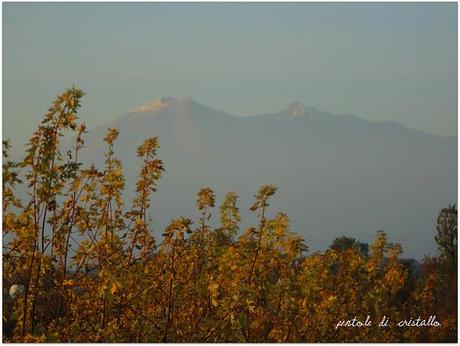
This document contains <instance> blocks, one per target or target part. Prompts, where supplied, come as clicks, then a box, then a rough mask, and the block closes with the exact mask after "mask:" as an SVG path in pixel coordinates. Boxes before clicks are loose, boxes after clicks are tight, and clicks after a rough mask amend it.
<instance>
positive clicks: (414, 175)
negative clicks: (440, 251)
mask: <svg viewBox="0 0 460 346" xmlns="http://www.w3.org/2000/svg"><path fill="white" fill-rule="evenodd" d="M109 127H113V128H117V129H118V130H119V131H120V135H119V139H118V141H117V142H116V145H115V152H116V154H117V156H118V157H119V158H120V159H121V162H122V164H123V167H124V173H125V176H126V178H127V186H126V196H127V197H128V198H132V196H133V191H134V184H135V181H136V178H137V175H138V170H139V167H140V161H139V160H138V159H137V158H136V155H135V153H136V147H137V146H138V145H139V144H140V143H141V142H142V141H143V140H144V139H145V138H147V137H151V136H158V138H159V141H160V146H161V148H160V150H159V152H158V154H159V157H160V158H161V159H162V160H163V161H164V163H165V169H166V172H165V174H164V176H163V177H162V179H161V180H160V182H159V185H158V191H157V193H156V194H155V196H154V197H153V201H152V207H151V211H150V215H151V217H152V219H153V228H154V229H155V231H156V233H157V234H160V233H161V229H162V228H163V227H164V226H165V225H166V224H167V223H168V222H169V220H170V219H171V218H174V217H177V216H179V215H183V216H187V217H196V216H197V214H198V213H197V211H196V207H195V201H196V193H197V192H198V191H199V189H200V188H201V187H204V186H209V187H211V188H213V189H214V190H215V192H216V196H217V205H219V203H220V202H221V201H222V199H223V197H224V194H225V192H227V191H235V192H236V193H237V194H238V195H239V196H240V209H241V212H242V216H243V220H245V222H243V224H242V228H244V227H246V226H248V225H249V224H254V222H255V221H256V215H253V214H252V213H251V212H249V211H248V208H249V207H250V205H251V203H252V202H253V195H254V194H255V193H256V192H257V190H258V188H259V186H260V185H263V184H273V185H275V186H277V187H278V188H279V189H278V192H277V194H276V195H275V196H274V197H273V198H272V201H271V203H270V209H269V214H270V215H274V214H275V212H278V211H282V212H286V213H287V214H288V215H289V217H290V220H291V228H292V229H293V230H294V231H296V232H298V233H300V234H301V235H302V236H303V237H304V238H305V240H306V243H307V245H308V246H309V247H310V249H311V251H315V250H321V249H325V248H326V247H327V246H329V244H330V243H331V242H332V240H333V239H334V238H335V237H337V236H342V235H347V236H351V237H354V238H357V239H359V240H361V241H366V242H371V241H372V240H373V238H374V235H375V232H376V231H377V230H379V229H383V230H385V231H386V232H387V233H388V235H389V238H390V241H392V242H399V243H401V244H402V245H403V248H404V250H405V256H410V257H415V258H421V257H423V255H425V254H428V253H431V254H434V253H435V252H436V246H435V245H436V244H435V242H434V234H435V232H436V230H435V224H436V217H437V213H438V211H439V210H440V209H441V208H443V207H446V206H447V205H448V204H449V203H456V201H457V200H456V198H457V137H443V136H438V135H433V134H428V133H424V132H421V131H417V130H414V129H410V128H408V127H406V126H403V125H401V124H398V123H395V122H389V121H383V122H377V121H367V120H364V119H362V118H359V117H357V116H353V115H346V114H342V115H337V114H332V113H329V112H326V111H320V110H317V109H315V108H312V107H307V106H305V105H303V104H302V103H301V102H292V103H290V104H289V105H288V106H287V107H286V108H284V109H282V110H281V111H278V112H274V113H267V114H262V115H257V116H234V115H230V114H227V113H225V112H221V111H217V110H213V109H211V108H209V107H207V106H205V105H202V104H200V103H198V102H196V101H194V100H192V99H190V98H185V97H164V98H160V99H157V100H154V101H151V102H148V103H146V104H144V105H142V106H140V107H137V108H135V109H133V110H131V111H130V112H128V113H126V114H124V115H122V116H120V117H119V118H117V119H115V120H113V121H112V122H110V123H107V124H105V125H103V126H100V127H97V128H94V129H92V130H89V131H88V134H87V136H86V148H85V150H84V151H83V153H82V160H83V162H85V163H90V162H95V163H97V165H98V166H99V167H101V166H102V164H103V160H104V156H103V155H104V154H103V153H104V151H105V150H106V147H105V143H104V142H103V140H102V139H103V137H104V136H105V134H106V131H107V128H109ZM213 216H214V222H217V220H218V209H217V208H216V209H215V211H214V215H213Z"/></svg>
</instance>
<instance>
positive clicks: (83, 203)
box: [2, 88, 457, 342]
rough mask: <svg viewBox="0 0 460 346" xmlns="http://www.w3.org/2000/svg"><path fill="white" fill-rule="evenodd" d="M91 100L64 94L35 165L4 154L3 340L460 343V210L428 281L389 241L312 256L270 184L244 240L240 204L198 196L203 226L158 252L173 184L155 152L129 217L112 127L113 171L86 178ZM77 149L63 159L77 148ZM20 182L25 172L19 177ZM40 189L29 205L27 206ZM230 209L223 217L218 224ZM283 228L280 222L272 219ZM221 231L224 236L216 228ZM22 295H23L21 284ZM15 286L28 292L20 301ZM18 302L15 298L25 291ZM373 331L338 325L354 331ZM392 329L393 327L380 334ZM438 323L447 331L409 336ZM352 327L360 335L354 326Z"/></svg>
mask: <svg viewBox="0 0 460 346" xmlns="http://www.w3.org/2000/svg"><path fill="white" fill-rule="evenodd" d="M82 96H83V93H82V92H81V91H80V90H78V89H76V88H71V89H69V90H67V91H65V92H64V93H63V94H62V95H60V96H58V97H57V99H56V100H55V101H54V103H53V104H52V106H51V107H50V109H49V111H48V112H47V114H46V115H45V118H44V120H43V121H42V123H41V124H40V125H39V127H38V129H37V131H36V132H35V133H34V134H33V136H32V138H31V139H30V141H29V144H28V147H27V153H26V156H25V158H24V160H23V161H22V162H19V163H15V162H12V161H11V160H9V158H8V148H9V145H8V143H7V142H4V152H3V182H2V187H3V205H2V207H3V236H4V241H3V339H4V341H6V342H23V341H26V342H45V341H48V342H53V341H60V342H95V341H99V342H103V341H104V342H341V341H342V342H343V341H346V342H376V341H379V342H388V341H392V342H397V341H399V342H402V341H406V342H407V341H409V342H410V341H413V342H439V341H444V342H445V341H456V340H457V315H456V314H457V209H456V207H455V206H449V207H448V208H445V209H442V210H441V212H440V214H439V218H438V229H437V236H436V241H437V243H438V244H439V250H440V255H439V256H438V257H431V258H425V259H424V261H423V263H422V264H421V266H420V268H418V269H416V267H415V266H414V265H413V262H414V261H411V260H403V259H401V258H400V255H401V253H402V249H401V246H400V245H398V244H392V243H389V242H388V240H387V237H386V234H385V233H384V232H383V231H378V232H377V234H376V236H375V241H374V242H373V243H372V244H371V245H370V246H369V245H368V244H364V243H361V242H359V241H356V240H354V239H351V238H347V237H342V238H337V239H336V240H335V241H334V242H333V244H332V245H331V247H330V248H329V249H327V250H326V251H324V252H316V253H313V254H309V255H307V250H308V249H307V246H306V245H305V243H304V240H303V239H302V238H301V237H300V236H299V235H298V234H296V233H294V232H292V231H291V230H290V229H289V220H288V217H287V215H285V214H283V213H278V214H273V213H272V212H271V211H269V209H268V208H269V202H270V198H271V197H272V196H273V195H274V194H275V193H276V188H275V187H273V186H270V185H267V186H262V187H261V188H260V190H259V191H258V193H257V194H256V196H255V201H254V204H253V206H252V208H251V210H252V211H253V212H255V213H257V215H258V217H259V222H258V224H257V225H254V227H251V228H248V229H246V230H239V223H240V216H239V210H238V196H237V195H236V194H235V193H232V192H229V193H227V194H226V196H225V197H224V199H223V202H222V203H221V204H220V207H219V208H217V207H216V197H215V195H214V192H213V191H212V189H210V188H203V189H201V190H200V191H199V192H198V197H197V201H196V205H197V208H198V209H199V211H200V213H201V214H200V215H201V217H200V218H199V220H196V221H195V222H193V221H192V220H191V219H189V218H186V217H178V218H177V219H174V220H172V221H171V222H170V224H169V226H168V227H167V228H166V229H165V230H164V233H163V234H162V237H161V239H155V237H154V236H153V234H154V233H153V230H152V229H151V220H149V218H148V210H149V208H150V207H152V208H154V203H152V195H153V193H154V192H155V190H156V187H157V182H158V180H159V179H160V178H161V176H162V174H163V173H164V168H163V163H162V161H161V160H160V159H159V158H158V157H157V150H158V147H159V142H158V139H157V138H156V137H153V138H149V139H147V140H146V141H145V142H144V143H143V144H142V145H141V146H140V147H139V148H138V150H137V155H138V156H139V157H140V158H141V159H142V166H141V167H140V171H139V179H138V181H137V184H136V198H135V199H134V200H133V201H132V202H131V203H130V204H129V205H127V204H125V201H124V200H123V198H122V192H123V190H124V186H125V181H124V177H123V173H122V164H121V162H120V161H119V160H118V159H117V156H116V153H115V152H114V150H113V145H114V142H115V141H116V140H117V136H118V131H117V130H116V129H109V130H108V133H107V136H106V137H105V139H104V140H105V142H106V144H107V152H106V156H105V164H104V168H103V169H102V170H98V169H96V168H95V167H94V166H91V167H82V165H81V164H80V163H79V160H78V159H79V154H80V152H81V150H82V148H83V147H84V134H85V125H84V124H78V123H77V120H78V117H77V113H78V110H79V108H80V99H81V97H82ZM69 133H70V134H73V135H74V145H73V149H72V150H70V151H68V152H67V153H65V154H63V153H62V152H61V151H62V150H63V149H62V147H63V146H62V138H63V136H64V135H65V134H69ZM20 170H21V173H20ZM20 185H25V188H26V189H27V192H28V198H27V200H26V201H20V200H19V199H18V197H17V190H18V186H20ZM217 209H218V210H217ZM269 215H274V216H272V217H270V216H269ZM211 218H219V219H220V225H219V227H217V228H211V226H210V219H211ZM14 285H16V286H14ZM12 286H13V287H12ZM10 288H11V289H10ZM367 316H370V319H371V320H372V324H371V325H370V326H363V327H345V326H343V327H337V324H338V323H339V322H340V321H346V320H352V319H353V318H355V317H356V318H355V322H353V323H356V321H357V320H359V321H362V322H364V321H365V320H366V318H367ZM384 316H386V317H387V318H389V319H390V322H389V324H388V326H386V327H379V326H378V323H379V322H380V321H381V320H382V318H383V317H384ZM430 316H436V321H439V323H440V325H439V326H437V327H435V326H425V327H410V326H405V327H399V326H398V325H397V323H398V322H399V321H401V320H409V319H411V318H412V319H413V320H416V319H417V318H418V317H420V318H421V319H422V320H423V319H426V320H428V318H429V317H430ZM349 323H352V322H349Z"/></svg>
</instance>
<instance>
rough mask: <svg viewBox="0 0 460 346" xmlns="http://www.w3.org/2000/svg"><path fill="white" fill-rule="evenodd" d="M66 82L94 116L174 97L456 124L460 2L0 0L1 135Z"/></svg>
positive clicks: (240, 110)
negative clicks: (0, 56) (0, 34)
mask: <svg viewBox="0 0 460 346" xmlns="http://www.w3.org/2000/svg"><path fill="white" fill-rule="evenodd" d="M72 83H75V84H76V85H77V86H78V87H80V88H82V89H84V91H85V92H86V93H87V96H85V98H84V102H83V106H84V107H83V109H82V113H81V114H82V119H83V120H84V121H86V122H87V124H88V125H89V126H90V127H94V126H96V125H100V124H103V123H105V122H108V121H110V120H112V119H113V118H115V117H117V116H119V115H121V114H123V113H125V112H127V111H128V110H130V109H131V108H133V107H135V106H137V105H140V104H143V103H145V102H147V101H148V100H151V99H155V98H158V97H161V96H174V95H177V96H189V97H192V98H194V99H196V100H197V101H199V102H201V103H204V104H206V105H208V106H211V107H213V108H216V109H219V110H223V111H227V112H229V113H232V114H238V115H242V114H258V113H264V112H270V111H276V110H278V109H281V108H283V107H284V106H285V105H286V104H287V103H289V102H290V101H292V100H299V101H302V102H303V103H305V104H306V105H309V106H313V107H316V108H319V109H324V110H328V111H331V112H336V113H352V114H356V115H358V116H360V117H363V118H365V119H370V120H394V121H398V122H400V123H403V124H405V125H407V126H409V127H413V128H416V129H420V130H423V131H427V132H431V133H437V134H443V135H456V134H457V100H456V99H457V4H456V3H405V4H398V3H383V4H382V3H380V4H378V3H373V4H372V3H370V4H369V3H367V4H366V3H354V4H352V3H349V4H346V3H296V4H293V3H291V4H287V3H279V4H274V3H271V4H262V3H252V4H249V3H233V4H230V3H217V4H206V3H201V4H184V3H169V4H168V3H166V4H165V3H162V4H159V3H137V4H127V3H125V4H122V3H94V4H90V3H63V4H58V3H46V4H40V3H5V2H4V3H3V136H4V137H13V139H14V140H13V143H22V142H23V141H24V140H25V138H26V137H28V136H29V135H30V134H31V132H32V131H33V129H34V127H35V125H36V123H37V122H38V121H39V120H40V119H41V117H42V114H43V113H44V111H45V110H46V108H47V106H48V105H49V104H50V102H51V101H52V99H53V97H54V96H55V95H56V94H57V93H58V92H60V91H61V90H63V89H64V88H66V87H68V86H71V85H72Z"/></svg>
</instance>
